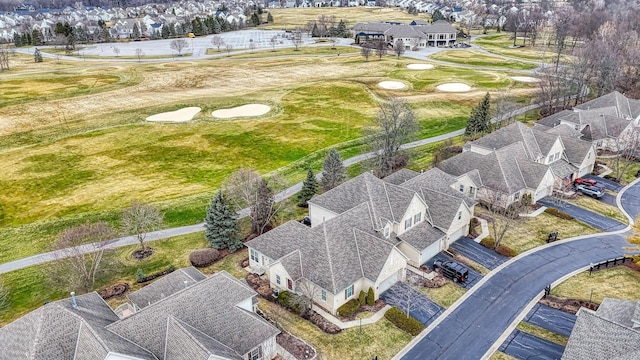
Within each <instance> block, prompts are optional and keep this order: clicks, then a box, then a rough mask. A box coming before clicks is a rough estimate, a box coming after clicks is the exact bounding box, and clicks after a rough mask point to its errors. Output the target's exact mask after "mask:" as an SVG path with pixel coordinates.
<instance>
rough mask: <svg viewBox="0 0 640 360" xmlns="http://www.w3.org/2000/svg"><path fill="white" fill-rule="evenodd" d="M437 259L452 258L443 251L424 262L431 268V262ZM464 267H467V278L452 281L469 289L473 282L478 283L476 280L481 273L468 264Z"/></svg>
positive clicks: (479, 277) (480, 277)
mask: <svg viewBox="0 0 640 360" xmlns="http://www.w3.org/2000/svg"><path fill="white" fill-rule="evenodd" d="M437 259H440V260H442V261H450V260H453V259H452V258H451V257H450V256H447V255H445V254H443V253H438V254H436V256H434V257H432V258H431V259H429V260H428V261H427V262H426V263H424V264H425V265H427V266H428V267H429V268H430V269H433V262H434V261H436V260H437ZM453 261H455V260H453ZM456 262H457V261H456ZM458 263H459V262H458ZM463 265H464V264H463ZM466 268H467V269H469V276H467V280H466V281H465V282H462V283H459V282H454V284H457V285H459V286H460V287H462V288H465V289H471V288H472V287H473V286H474V285H475V284H477V283H478V281H480V279H482V274H480V273H479V272H477V271H475V270H473V269H471V268H470V267H468V266H466Z"/></svg>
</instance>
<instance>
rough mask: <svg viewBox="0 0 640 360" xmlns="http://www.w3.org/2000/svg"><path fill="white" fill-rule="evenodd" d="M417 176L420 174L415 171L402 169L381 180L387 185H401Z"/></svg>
mask: <svg viewBox="0 0 640 360" xmlns="http://www.w3.org/2000/svg"><path fill="white" fill-rule="evenodd" d="M418 175H420V173H419V172H417V171H413V170H410V169H407V168H402V169H400V170H398V171H396V172H394V173H393V174H391V175H389V176H387V177H386V178H384V179H382V180H384V181H386V182H388V183H389V184H393V185H401V184H402V183H404V182H405V181H407V180H409V179H412V178H414V177H416V176H418Z"/></svg>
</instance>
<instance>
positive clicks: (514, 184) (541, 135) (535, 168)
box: [438, 122, 596, 207]
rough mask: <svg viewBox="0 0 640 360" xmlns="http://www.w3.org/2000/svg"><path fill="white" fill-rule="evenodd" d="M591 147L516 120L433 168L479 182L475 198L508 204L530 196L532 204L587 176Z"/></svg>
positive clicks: (592, 164) (592, 155)
mask: <svg viewBox="0 0 640 360" xmlns="http://www.w3.org/2000/svg"><path fill="white" fill-rule="evenodd" d="M595 157H596V156H595V149H594V148H593V146H592V144H591V143H589V142H587V141H583V140H579V139H577V138H575V137H572V136H567V135H561V134H556V133H554V132H545V131H541V130H539V129H536V128H529V127H528V126H526V125H524V124H522V123H520V122H516V123H514V124H511V125H508V126H506V127H504V128H501V129H498V130H496V131H495V132H493V133H491V134H488V135H485V136H483V137H482V138H480V139H478V140H475V141H471V142H468V143H467V144H465V146H464V152H463V153H462V154H459V155H457V156H454V157H453V158H451V159H448V160H446V161H444V162H442V163H440V164H439V165H438V167H439V168H440V169H441V170H443V171H444V172H446V173H448V174H451V175H453V176H461V175H464V174H467V175H468V176H469V177H471V178H472V179H474V182H476V183H477V184H480V188H479V192H478V199H481V200H484V201H487V202H494V201H501V202H502V203H503V204H504V206H505V207H506V206H509V205H510V204H512V203H513V202H516V201H518V200H520V199H521V198H522V196H523V195H525V194H528V195H531V199H532V200H533V201H538V200H540V199H542V198H543V197H545V196H547V195H551V194H552V193H553V190H554V188H558V187H561V186H562V185H564V184H567V183H570V182H572V181H573V180H575V179H576V178H578V177H581V176H583V175H585V174H588V173H590V172H591V171H592V170H593V166H594V164H595Z"/></svg>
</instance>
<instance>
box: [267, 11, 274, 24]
mask: <svg viewBox="0 0 640 360" xmlns="http://www.w3.org/2000/svg"><path fill="white" fill-rule="evenodd" d="M267 22H268V23H272V22H273V15H271V12H269V13H268V14H267Z"/></svg>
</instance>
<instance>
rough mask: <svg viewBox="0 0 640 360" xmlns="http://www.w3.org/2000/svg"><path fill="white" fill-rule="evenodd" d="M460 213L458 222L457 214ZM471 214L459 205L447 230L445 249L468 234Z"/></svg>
mask: <svg viewBox="0 0 640 360" xmlns="http://www.w3.org/2000/svg"><path fill="white" fill-rule="evenodd" d="M460 212H462V216H461V218H460V219H459V220H458V214H459V213H460ZM472 216H473V213H472V212H471V211H469V208H467V206H466V205H465V204H460V207H459V208H458V212H457V213H456V216H455V218H454V219H453V221H452V222H451V226H450V227H449V230H447V248H448V247H449V246H451V244H453V243H454V242H455V241H456V240H458V239H459V238H460V237H462V236H466V235H467V234H469V222H470V221H471V217H472Z"/></svg>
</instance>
